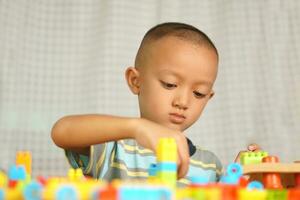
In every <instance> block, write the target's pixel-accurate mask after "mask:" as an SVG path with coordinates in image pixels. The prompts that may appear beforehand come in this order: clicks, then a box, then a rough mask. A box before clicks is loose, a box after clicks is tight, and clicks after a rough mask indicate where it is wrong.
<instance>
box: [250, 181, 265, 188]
mask: <svg viewBox="0 0 300 200" xmlns="http://www.w3.org/2000/svg"><path fill="white" fill-rule="evenodd" d="M247 189H250V190H253V189H257V190H263V189H264V185H263V184H262V183H261V182H259V181H251V182H250V183H248V185H247Z"/></svg>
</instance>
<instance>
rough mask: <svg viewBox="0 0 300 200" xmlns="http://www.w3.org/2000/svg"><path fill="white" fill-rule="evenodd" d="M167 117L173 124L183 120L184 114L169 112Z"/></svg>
mask: <svg viewBox="0 0 300 200" xmlns="http://www.w3.org/2000/svg"><path fill="white" fill-rule="evenodd" d="M169 119H170V121H171V122H172V123H174V124H181V123H183V122H184V120H185V116H184V115H181V114H178V113H170V114H169Z"/></svg>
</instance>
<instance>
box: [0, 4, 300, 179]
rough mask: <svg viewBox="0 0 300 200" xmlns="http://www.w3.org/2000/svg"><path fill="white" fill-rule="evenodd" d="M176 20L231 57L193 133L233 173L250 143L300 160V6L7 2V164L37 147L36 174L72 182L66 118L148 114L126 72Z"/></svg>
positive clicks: (1, 29) (0, 105) (2, 32)
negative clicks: (60, 136)
mask: <svg viewBox="0 0 300 200" xmlns="http://www.w3.org/2000/svg"><path fill="white" fill-rule="evenodd" d="M166 21H177V22H184V23H189V24H192V25H194V26H196V27H198V28H199V29H201V30H203V31H204V32H206V33H207V34H208V35H209V36H210V37H211V38H212V40H213V41H214V42H215V44H216V46H217V47H218V49H219V54H220V67H219V75H218V80H217V82H216V85H215V91H216V95H215V97H214V98H213V99H212V100H211V101H210V103H209V104H208V106H207V108H206V110H205V112H204V113H203V115H202V117H201V118H200V120H199V121H198V122H197V123H196V124H195V125H194V126H193V127H192V128H190V129H189V130H188V131H186V133H187V135H188V136H189V137H190V138H191V139H192V140H193V141H194V142H195V143H196V144H198V145H199V146H201V147H203V148H206V149H210V150H212V151H214V152H215V153H216V154H217V155H218V156H219V157H220V158H221V160H222V161H223V164H225V165H226V164H228V163H229V162H231V161H232V160H233V159H234V157H235V155H236V154H237V152H238V151H239V150H241V149H245V148H246V146H247V144H249V143H251V142H256V143H258V144H260V145H261V146H262V147H263V148H264V150H266V151H268V152H269V153H270V154H272V155H277V156H279V157H280V159H281V161H282V162H293V161H294V160H300V1H298V0H282V1H280V0H266V1H261V0H251V1H240V0H228V1H223V0H214V1H212V0H201V1H199V0H194V1H180V0H176V1H175V0H162V1H159V0H157V1H150V0H148V1H146V0H145V1H138V0H131V1H117V0H111V1H104V0H103V1H101V0H31V1H28V0H0V168H3V169H8V167H9V166H10V165H11V164H13V163H14V159H15V153H16V151H17V150H29V151H31V152H32V156H33V175H45V176H47V175H49V176H54V175H55V176H56V175H65V174H66V171H67V170H68V168H69V166H68V163H67V161H66V159H65V157H64V153H63V151H62V150H61V149H59V148H57V147H56V146H55V145H54V144H53V142H52V140H51V138H50V131H51V127H52V125H53V123H54V122H55V121H56V120H57V119H59V118H60V117H62V116H64V115H68V114H79V113H105V114H114V115H122V116H138V114H139V112H138V104H137V98H136V96H134V95H132V94H131V93H130V91H129V89H128V88H127V85H126V83H125V79H124V71H125V69H126V67H127V66H130V65H133V63H134V57H135V54H136V51H137V48H138V46H139V43H140V41H141V39H142V37H143V35H144V33H145V32H146V31H147V30H148V29H149V28H151V27H152V26H154V25H156V24H158V23H161V22H166Z"/></svg>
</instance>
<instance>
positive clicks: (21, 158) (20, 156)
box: [16, 151, 32, 175]
mask: <svg viewBox="0 0 300 200" xmlns="http://www.w3.org/2000/svg"><path fill="white" fill-rule="evenodd" d="M31 163H32V159H31V153H30V152H29V151H18V152H17V155H16V165H17V166H19V165H24V167H25V170H26V173H27V174H29V175H31Z"/></svg>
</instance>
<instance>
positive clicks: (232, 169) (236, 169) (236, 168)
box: [226, 163, 243, 177]
mask: <svg viewBox="0 0 300 200" xmlns="http://www.w3.org/2000/svg"><path fill="white" fill-rule="evenodd" d="M226 172H227V175H228V176H238V177H241V176H242V175H243V167H242V165H240V164H239V163H231V164H229V165H228V167H227V170H226Z"/></svg>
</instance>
